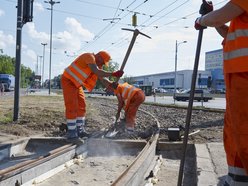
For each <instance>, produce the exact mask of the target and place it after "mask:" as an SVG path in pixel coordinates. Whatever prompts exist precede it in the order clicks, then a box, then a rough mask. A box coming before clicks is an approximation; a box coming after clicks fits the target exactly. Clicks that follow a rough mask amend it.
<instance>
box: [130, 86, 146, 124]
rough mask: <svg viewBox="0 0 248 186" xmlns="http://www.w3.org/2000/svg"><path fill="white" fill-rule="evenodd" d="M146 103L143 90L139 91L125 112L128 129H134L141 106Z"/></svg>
mask: <svg viewBox="0 0 248 186" xmlns="http://www.w3.org/2000/svg"><path fill="white" fill-rule="evenodd" d="M144 101H145V94H144V92H143V91H142V90H139V91H137V92H136V93H135V94H134V95H133V97H132V98H131V100H130V103H129V106H128V108H127V110H126V111H125V115H126V127H128V128H129V127H130V128H134V126H135V120H136V113H137V111H138V109H139V106H140V105H141V104H142V103H143V102H144Z"/></svg>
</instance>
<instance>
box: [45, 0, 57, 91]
mask: <svg viewBox="0 0 248 186" xmlns="http://www.w3.org/2000/svg"><path fill="white" fill-rule="evenodd" d="M44 2H45V3H49V4H50V5H51V9H50V10H51V25H50V59H49V90H48V94H49V95H50V94H51V66H52V65H51V62H52V48H53V47H52V43H53V42H52V33H53V5H54V4H56V3H60V2H59V1H53V0H50V1H44Z"/></svg>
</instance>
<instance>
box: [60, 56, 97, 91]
mask: <svg viewBox="0 0 248 186" xmlns="http://www.w3.org/2000/svg"><path fill="white" fill-rule="evenodd" d="M88 64H96V62H95V57H94V55H93V54H92V53H84V54H82V55H80V56H79V57H77V58H76V59H75V60H74V61H73V62H72V63H71V65H70V66H68V67H67V68H66V69H65V71H64V73H63V75H64V76H65V77H66V78H68V79H70V80H71V81H72V82H73V83H74V85H75V86H76V87H77V88H78V87H80V86H82V85H83V86H84V87H85V88H86V89H87V90H88V91H92V90H93V88H94V87H95V85H96V81H97V76H96V75H95V74H94V73H93V72H92V71H91V69H90V68H89V66H88Z"/></svg>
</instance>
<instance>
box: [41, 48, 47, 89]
mask: <svg viewBox="0 0 248 186" xmlns="http://www.w3.org/2000/svg"><path fill="white" fill-rule="evenodd" d="M41 44H42V45H43V65H42V88H44V64H45V48H46V45H47V43H41Z"/></svg>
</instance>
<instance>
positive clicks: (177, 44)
mask: <svg viewBox="0 0 248 186" xmlns="http://www.w3.org/2000/svg"><path fill="white" fill-rule="evenodd" d="M183 43H187V41H182V42H179V43H178V42H177V40H176V53H175V76H174V104H175V101H176V100H175V94H176V88H177V87H176V86H177V84H176V83H177V48H178V46H179V45H180V44H183Z"/></svg>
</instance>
